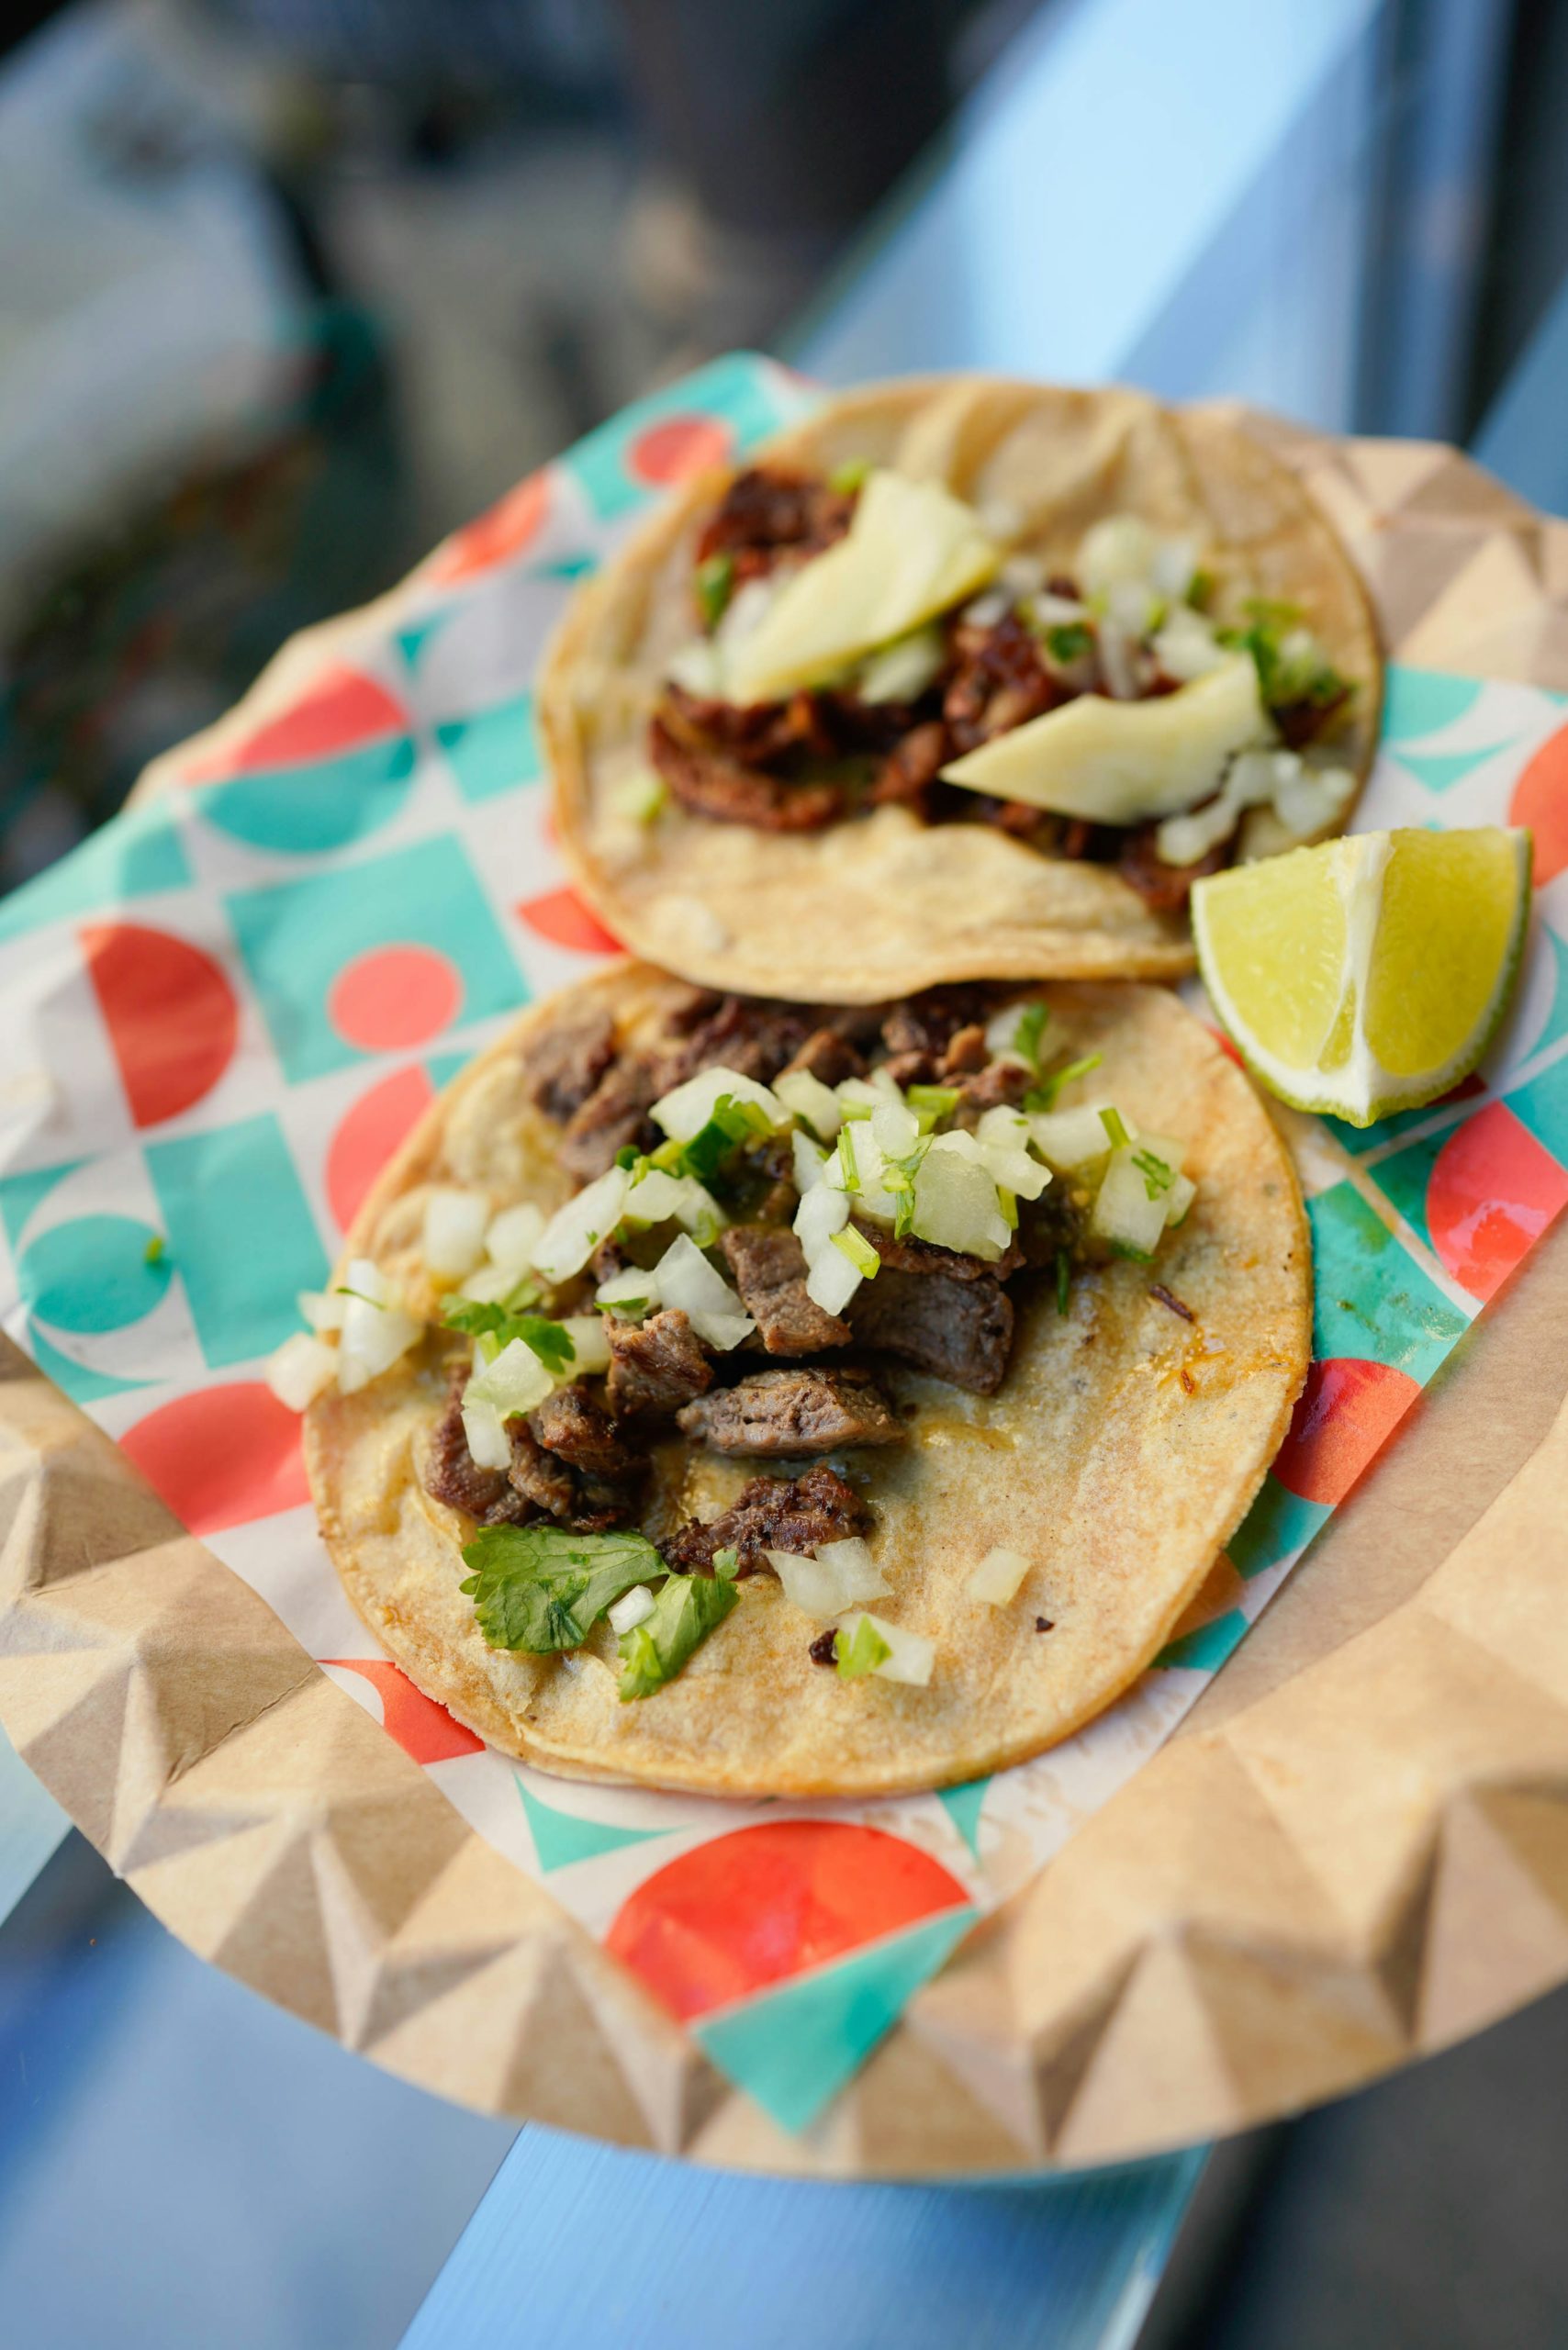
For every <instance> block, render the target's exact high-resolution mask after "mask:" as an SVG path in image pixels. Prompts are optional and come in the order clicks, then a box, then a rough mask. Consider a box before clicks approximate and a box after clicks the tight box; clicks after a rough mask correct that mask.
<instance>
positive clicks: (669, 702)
mask: <svg viewBox="0 0 1568 2350" xmlns="http://www.w3.org/2000/svg"><path fill="white" fill-rule="evenodd" d="M659 715H660V716H661V717H662V718H663V720H664V722H665V724H666V726H667V727H668V729H669V731H670V733H672V734H673V735H674V737H675V739H676V741H677V742H678V743H680V744H685V745H687V746H688V747H689V748H691V749H695V750H710V751H728V752H729V753H731V755H733V756H734V757H735V758H737V759H739V760H741V761H742V762H743V764H744V765H745V766H747V767H766V765H767V762H768V760H769V759H778V758H782V756H783V755H784V754H785V752H786V751H797V750H799V751H809V752H812V753H814V755H816V756H817V757H818V758H823V759H830V758H833V757H834V755H836V754H837V751H838V748H839V744H838V742H837V739H836V737H835V736H834V733H833V730H832V727H831V725H830V722H829V718H828V713H827V710H826V707H825V705H824V703H823V699H822V697H821V695H819V694H809V693H798V694H791V695H790V699H789V700H788V701H760V702H733V701H719V700H716V699H710V698H708V697H705V696H702V695H700V694H689V693H688V692H687V691H686V688H684V687H683V686H676V685H666V688H665V690H664V699H663V702H662V704H661V706H660V711H659Z"/></svg>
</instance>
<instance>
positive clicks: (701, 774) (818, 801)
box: [648, 716, 844, 833]
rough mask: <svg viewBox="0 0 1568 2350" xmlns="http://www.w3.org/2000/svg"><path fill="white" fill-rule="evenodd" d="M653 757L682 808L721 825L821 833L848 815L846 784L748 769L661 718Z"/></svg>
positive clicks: (652, 733) (651, 728)
mask: <svg viewBox="0 0 1568 2350" xmlns="http://www.w3.org/2000/svg"><path fill="white" fill-rule="evenodd" d="M648 756H649V758H650V759H651V760H652V762H653V764H654V767H655V768H656V770H657V771H658V773H659V774H660V775H661V776H662V777H663V778H664V779H665V781H666V783H667V784H668V786H669V788H670V789H671V791H672V792H673V793H674V794H675V797H676V798H677V799H678V800H679V801H680V804H681V806H682V807H683V808H689V809H690V811H691V812H692V814H693V815H695V816H706V817H708V818H709V819H710V820H711V822H715V823H720V824H752V825H755V826H756V829H757V831H759V832H764V833H815V832H820V831H821V830H822V829H823V825H824V824H831V823H833V822H835V821H836V819H837V818H838V817H840V816H841V815H842V814H843V813H844V789H843V786H842V785H840V784H837V783H792V782H790V780H789V779H788V778H786V777H782V776H776V775H768V774H767V772H766V771H765V770H764V769H763V768H761V767H747V766H746V765H745V763H744V762H743V761H742V760H740V759H737V758H734V757H733V756H732V755H731V754H730V753H729V752H728V751H722V750H718V749H716V748H713V747H711V746H704V745H702V744H699V743H682V742H679V741H678V739H677V737H676V736H675V734H674V733H672V732H671V731H670V728H669V726H668V725H667V724H666V722H665V720H664V719H662V718H660V717H656V716H655V717H654V718H652V719H650V720H649V722H648Z"/></svg>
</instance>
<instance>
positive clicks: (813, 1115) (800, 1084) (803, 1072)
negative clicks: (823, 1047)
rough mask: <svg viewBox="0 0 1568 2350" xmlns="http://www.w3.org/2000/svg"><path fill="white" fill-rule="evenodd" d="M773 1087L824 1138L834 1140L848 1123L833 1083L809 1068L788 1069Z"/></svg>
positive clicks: (815, 1132) (790, 1108) (779, 1096)
mask: <svg viewBox="0 0 1568 2350" xmlns="http://www.w3.org/2000/svg"><path fill="white" fill-rule="evenodd" d="M773 1091H774V1092H775V1093H776V1094H777V1095H778V1099H779V1101H780V1102H783V1104H784V1106H785V1108H786V1109H787V1110H792V1111H793V1112H794V1113H795V1115H796V1116H797V1117H798V1118H804V1120H805V1122H806V1124H807V1125H808V1126H810V1127H811V1129H812V1133H813V1134H816V1135H820V1136H821V1137H822V1139H823V1142H831V1141H832V1140H833V1138H834V1135H835V1134H836V1133H837V1132H838V1130H839V1128H840V1126H841V1125H843V1124H844V1111H843V1109H842V1107H841V1106H840V1103H839V1099H838V1096H837V1094H836V1093H835V1092H834V1090H833V1088H832V1086H831V1085H824V1084H823V1081H822V1079H821V1078H820V1077H813V1076H812V1072H811V1070H810V1069H786V1070H785V1072H784V1074H783V1076H782V1077H777V1078H775V1079H774V1080H773Z"/></svg>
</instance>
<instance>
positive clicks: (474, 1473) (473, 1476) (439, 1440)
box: [421, 1356, 539, 1526]
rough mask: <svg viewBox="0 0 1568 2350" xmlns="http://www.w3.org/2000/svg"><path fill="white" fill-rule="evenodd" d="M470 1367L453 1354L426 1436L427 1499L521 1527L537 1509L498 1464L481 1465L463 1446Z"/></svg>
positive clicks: (492, 1522) (486, 1521) (487, 1522)
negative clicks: (440, 1407) (440, 1405)
mask: <svg viewBox="0 0 1568 2350" xmlns="http://www.w3.org/2000/svg"><path fill="white" fill-rule="evenodd" d="M471 1368H472V1366H471V1365H470V1363H469V1362H468V1361H467V1360H466V1358H465V1357H461V1356H460V1357H459V1358H458V1360H456V1361H455V1362H454V1363H453V1365H452V1367H451V1370H450V1372H449V1374H448V1383H447V1391H446V1408H445V1410H444V1411H443V1412H442V1416H441V1417H440V1419H439V1420H438V1421H437V1422H436V1425H435V1427H434V1429H433V1431H432V1433H431V1441H430V1449H429V1451H428V1452H427V1453H426V1455H425V1459H424V1463H423V1468H422V1472H421V1482H422V1483H423V1485H424V1489H425V1491H426V1493H427V1494H429V1495H430V1496H431V1500H432V1501H438V1502H444V1503H445V1504H446V1505H447V1507H448V1508H449V1509H460V1510H461V1511H462V1512H463V1514H464V1516H465V1517H472V1518H476V1519H477V1521H478V1523H479V1524H480V1525H481V1526H525V1525H526V1524H527V1522H528V1520H529V1519H530V1518H531V1517H536V1516H538V1514H539V1513H538V1511H537V1509H536V1508H535V1506H534V1505H533V1503H532V1501H530V1500H529V1498H528V1497H527V1495H526V1494H522V1493H521V1492H519V1490H518V1489H517V1487H516V1486H514V1485H513V1484H512V1483H510V1480H509V1478H508V1476H507V1472H506V1471H505V1470H504V1469H481V1468H480V1466H479V1464H478V1462H477V1461H476V1460H475V1458H474V1456H473V1454H472V1453H471V1452H470V1451H469V1449H468V1438H467V1437H466V1435H465V1433H464V1427H463V1390H464V1389H465V1387H466V1385H467V1384H468V1376H469V1371H470V1370H471Z"/></svg>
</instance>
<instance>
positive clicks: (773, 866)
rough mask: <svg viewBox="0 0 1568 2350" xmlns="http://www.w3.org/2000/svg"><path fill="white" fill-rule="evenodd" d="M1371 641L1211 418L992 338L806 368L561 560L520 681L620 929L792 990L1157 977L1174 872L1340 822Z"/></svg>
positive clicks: (1255, 463)
mask: <svg viewBox="0 0 1568 2350" xmlns="http://www.w3.org/2000/svg"><path fill="white" fill-rule="evenodd" d="M1381 693H1382V670H1381V663H1380V660H1379V655H1378V648H1377V639H1376V633H1375V630H1374V627H1373V623H1372V616H1371V611H1370V609H1369V606H1368V604H1367V600H1366V598H1365V595H1364V593H1363V591H1362V588H1361V582H1360V580H1359V578H1358V576H1357V574H1356V571H1355V568H1354V566H1353V565H1352V564H1351V562H1350V557H1349V555H1348V554H1346V553H1345V550H1344V548H1343V547H1342V546H1341V545H1340V543H1339V541H1338V538H1337V537H1336V536H1335V533H1334V532H1333V530H1332V529H1331V527H1330V525H1329V524H1328V522H1327V520H1326V519H1325V517H1324V516H1323V515H1322V514H1321V513H1320V512H1319V510H1318V509H1317V508H1316V505H1315V504H1314V503H1313V501H1312V500H1311V499H1310V498H1308V497H1307V495H1306V494H1305V491H1304V490H1303V489H1302V488H1301V487H1300V486H1299V485H1298V484H1297V482H1296V481H1295V480H1294V477H1293V476H1292V475H1291V474H1290V473H1289V472H1288V471H1287V470H1286V469H1285V468H1284V467H1283V466H1282V465H1281V464H1279V463H1278V462H1277V461H1276V460H1275V459H1274V458H1273V457H1272V456H1271V455H1270V454H1269V453H1268V452H1267V451H1266V450H1265V449H1263V448H1262V447H1261V445H1260V443H1259V442H1257V441H1256V440H1254V439H1252V438H1251V437H1249V435H1248V434H1247V433H1246V432H1245V431H1242V430H1241V429H1240V428H1239V427H1238V426H1237V425H1235V424H1233V423H1230V422H1227V421H1223V420H1219V419H1218V418H1216V417H1215V416H1212V415H1208V414H1205V413H1204V412H1203V411H1197V410H1194V411H1178V410H1175V409H1170V408H1161V407H1159V406H1158V405H1157V404H1156V403H1155V402H1154V401H1152V400H1150V399H1148V398H1146V397H1143V396H1142V395H1140V394H1137V393H1134V392H1128V391H1122V390H1106V391H1064V390H1059V389H1051V388H1049V387H1047V386H1040V385H1029V384H1017V383H1008V382H1002V381H997V380H995V379H993V378H988V377H984V376H937V377H931V378H927V379H921V380H915V381H906V382H902V383H895V384H887V385H880V386H870V387H869V388H868V389H865V390H862V391H858V392H852V393H847V394H845V395H843V396H841V397H836V398H834V399H830V400H828V401H827V402H826V403H825V404H824V405H823V407H822V408H819V409H817V410H815V411H814V412H813V413H812V416H811V417H810V418H809V419H808V420H806V421H805V422H804V423H802V424H800V425H797V426H795V427H794V428H793V429H792V430H790V431H788V432H787V433H784V434H783V435H781V436H780V437H778V439H777V440H775V441H773V442H770V443H769V444H768V445H767V448H766V449H764V450H763V451H761V452H759V453H758V454H757V456H756V459H755V461H754V462H753V463H752V464H749V465H748V466H747V468H746V469H745V471H743V472H739V473H731V474H728V475H724V474H714V475H710V476H705V477H704V478H702V479H701V480H700V481H697V482H694V483H693V484H692V485H691V486H690V487H688V488H687V489H685V490H683V491H682V492H681V493H680V494H679V495H678V496H677V497H676V498H673V499H672V500H671V501H670V502H669V503H667V504H666V505H665V506H663V507H661V508H660V509H659V510H658V511H657V513H656V514H655V516H654V517H653V519H652V520H650V522H649V523H648V524H647V525H646V526H645V527H644V530H643V531H642V532H640V534H639V535H638V536H636V537H635V538H634V539H633V541H632V542H631V543H630V544H629V545H628V546H627V548H626V549H625V550H624V551H623V552H622V554H621V555H620V556H619V557H618V558H617V559H616V560H615V561H614V562H612V563H611V564H610V565H608V566H607V567H606V569H605V570H604V571H603V572H602V573H600V574H599V576H598V577H597V578H595V579H593V580H591V581H589V582H588V583H587V585H585V587H584V588H581V589H580V590H579V592H578V595H577V599H576V600H575V602H574V604H573V605H572V607H571V609H570V610H569V611H568V613H567V616H566V620H565V621H564V623H563V625H562V627H561V629H560V631H559V632H558V634H557V636H556V639H555V642H554V646H553V647H552V650H551V653H550V655H549V658H548V660H547V662H546V665H545V669H544V673H543V678H542V681H541V689H540V697H539V708H540V714H541V721H542V724H543V733H544V739H545V744H546V749H547V752H548V756H549V761H550V766H551V768H552V771H553V775H554V789H555V795H556V812H557V818H558V822H559V828H560V833H561V837H562V840H563V843H564V845H565V847H566V853H567V856H568V857H569V858H570V860H571V863H572V866H573V869H574V871H575V873H576V876H577V880H578V882H579V883H580V885H581V887H582V889H583V890H584V892H585V894H586V895H587V897H588V899H589V900H590V901H591V902H592V903H593V905H594V907H595V908H596V910H597V911H598V912H599V914H601V915H602V917H603V918H604V920H605V921H606V922H607V923H609V925H610V928H611V929H612V930H613V931H614V932H615V933H616V934H617V935H618V936H619V937H621V938H622V939H623V940H625V941H626V943H627V944H628V945H629V946H632V947H633V949H635V951H637V952H638V953H640V954H644V955H647V956H650V957H655V958H656V959H657V960H658V961H660V962H661V963H664V964H666V965H668V966H669V967H670V968H674V969H677V970H679V971H681V972H684V973H685V974H686V975H687V976H688V977H689V978H691V979H698V980H702V981H705V982H709V983H711V984H714V985H731V986H734V985H739V986H742V987H746V988H751V989H754V990H757V991H759V992H761V991H764V990H766V991H767V992H769V993H773V994H779V995H790V996H794V997H800V998H805V999H808V1000H811V1001H813V1002H816V1001H823V1000H829V999H832V1000H841V1001H842V1000H848V1001H853V1002H866V1001H869V1000H874V999H877V998H881V997H886V996H890V995H893V994H897V993H901V992H909V991H911V990H914V989H917V988H921V987H925V986H929V985H931V984H932V983H934V982H935V981H939V980H945V979H980V978H997V977H1006V978H1057V977H1062V978H1114V977H1120V978H1144V979H1159V978H1170V977H1172V976H1175V975H1177V974H1179V973H1180V972H1182V971H1184V970H1186V969H1188V968H1191V963H1192V954H1191V946H1190V942H1189V937H1188V931H1187V922H1186V912H1185V908H1186V898H1187V892H1188V890H1189V889H1190V888H1191V885H1192V882H1193V878H1195V877H1196V876H1197V875H1199V874H1203V873H1209V872H1213V871H1215V869H1216V868H1217V867H1219V866H1221V865H1224V864H1226V863H1228V862H1230V861H1231V860H1232V859H1233V858H1235V857H1238V856H1242V857H1251V856H1262V855H1267V854H1269V853H1271V851H1273V850H1276V849H1280V848H1284V847H1289V846H1294V845H1299V844H1300V843H1301V842H1303V841H1306V840H1314V839H1318V838H1321V837H1322V836H1323V835H1324V834H1327V833H1331V832H1334V831H1337V830H1338V829H1339V826H1340V825H1341V823H1342V822H1343V820H1344V818H1345V816H1346V815H1347V813H1348V811H1349V810H1350V806H1351V804H1352V802H1353V800H1354V798H1355V795H1356V793H1357V791H1358V790H1359V789H1360V787H1361V783H1362V781H1363V780H1364V778H1365V776H1366V773H1367V770H1368V768H1369V767H1370V766H1371V763H1372V750H1373V745H1374V744H1375V741H1376V736H1377V725H1378V712H1379V706H1380V701H1381Z"/></svg>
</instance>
